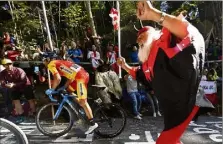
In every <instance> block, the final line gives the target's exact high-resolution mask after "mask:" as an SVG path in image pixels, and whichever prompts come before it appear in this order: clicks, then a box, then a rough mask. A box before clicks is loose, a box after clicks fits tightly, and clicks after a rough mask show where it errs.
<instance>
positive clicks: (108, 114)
mask: <svg viewBox="0 0 223 144" xmlns="http://www.w3.org/2000/svg"><path fill="white" fill-rule="evenodd" d="M94 119H95V122H96V123H98V128H97V129H96V130H95V133H96V134H97V135H99V136H100V137H103V138H113V137H116V136H118V135H119V134H120V133H121V132H122V131H123V130H124V128H125V125H126V114H125V111H124V110H123V109H122V108H121V107H120V106H118V105H117V104H113V103H111V104H106V105H101V106H100V107H99V108H98V109H96V110H95V113H94Z"/></svg>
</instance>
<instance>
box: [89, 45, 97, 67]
mask: <svg viewBox="0 0 223 144" xmlns="http://www.w3.org/2000/svg"><path fill="white" fill-rule="evenodd" d="M87 58H88V59H89V60H90V61H91V64H92V67H93V69H94V70H96V69H97V68H98V66H99V61H98V60H99V59H100V53H99V52H98V51H97V48H96V46H95V45H92V51H89V52H88V56H87Z"/></svg>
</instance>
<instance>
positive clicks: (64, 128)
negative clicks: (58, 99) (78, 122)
mask: <svg viewBox="0 0 223 144" xmlns="http://www.w3.org/2000/svg"><path fill="white" fill-rule="evenodd" d="M58 107H59V104H56V103H49V104H47V105H45V106H43V107H41V108H40V110H39V111H38V113H37V115H36V125H37V128H38V130H39V131H40V132H41V133H42V134H44V135H46V136H50V137H60V136H62V135H64V134H66V133H68V132H69V131H70V130H71V128H72V126H73V123H74V121H73V114H72V110H71V109H70V108H69V107H67V106H66V105H64V106H63V108H62V111H61V113H60V114H59V117H58V118H57V120H53V117H54V116H55V114H56V111H57V108H58ZM52 110H54V114H52Z"/></svg>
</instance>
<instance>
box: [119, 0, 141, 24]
mask: <svg viewBox="0 0 223 144" xmlns="http://www.w3.org/2000/svg"><path fill="white" fill-rule="evenodd" d="M119 2H120V12H121V15H120V18H121V26H125V25H126V24H128V23H129V22H135V21H137V17H136V2H135V1H119Z"/></svg>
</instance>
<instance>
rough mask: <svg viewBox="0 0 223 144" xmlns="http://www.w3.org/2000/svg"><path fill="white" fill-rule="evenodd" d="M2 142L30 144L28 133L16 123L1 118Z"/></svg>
mask: <svg viewBox="0 0 223 144" xmlns="http://www.w3.org/2000/svg"><path fill="white" fill-rule="evenodd" d="M0 141H1V144H28V143H29V142H28V139H27V137H26V134H25V133H24V132H23V131H22V130H21V129H20V128H19V127H18V126H17V125H15V124H14V123H12V122H10V121H8V120H6V119H4V118H0Z"/></svg>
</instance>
